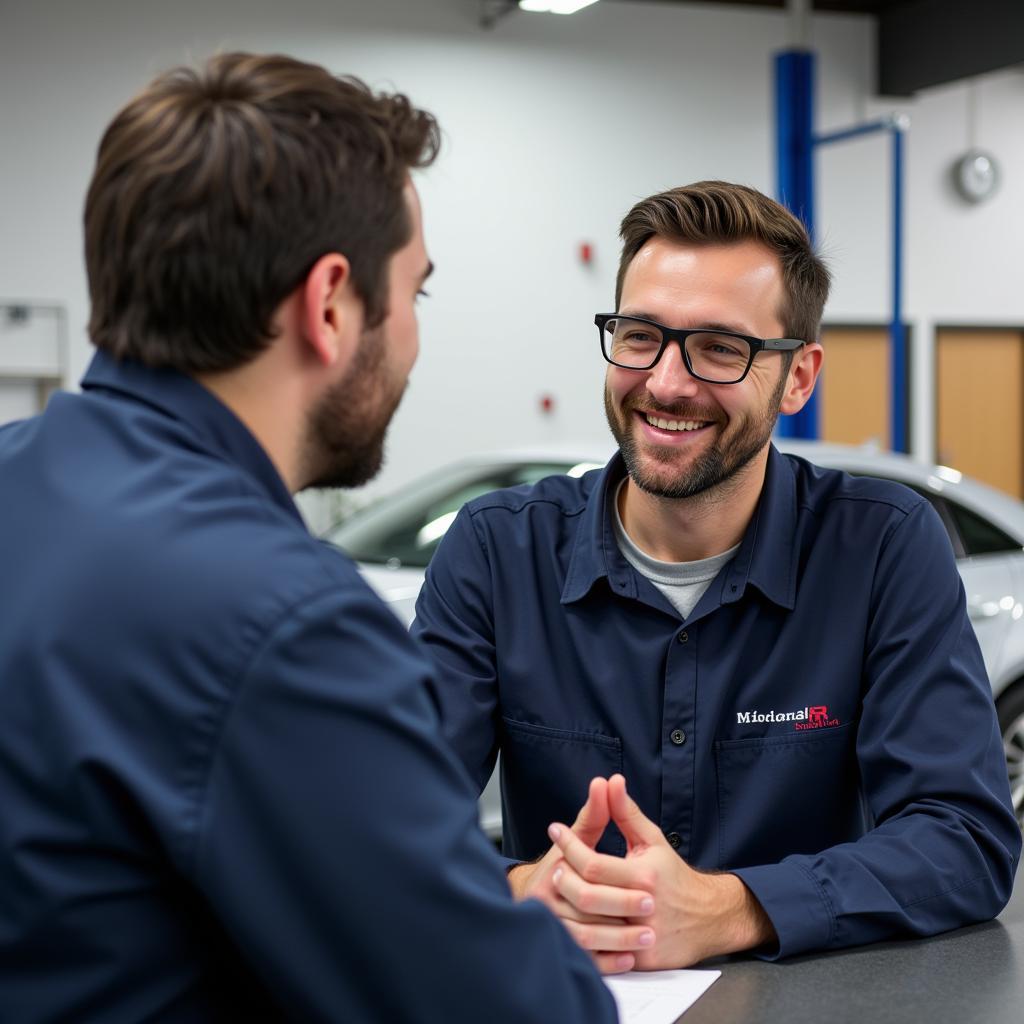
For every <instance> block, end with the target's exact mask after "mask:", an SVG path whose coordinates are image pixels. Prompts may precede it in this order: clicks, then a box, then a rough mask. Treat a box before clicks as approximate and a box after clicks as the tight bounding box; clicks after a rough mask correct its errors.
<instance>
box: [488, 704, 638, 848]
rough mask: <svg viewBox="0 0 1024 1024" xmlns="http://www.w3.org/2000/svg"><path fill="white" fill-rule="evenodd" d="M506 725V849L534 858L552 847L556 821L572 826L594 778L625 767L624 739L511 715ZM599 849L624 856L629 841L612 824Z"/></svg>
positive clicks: (503, 766) (503, 751) (503, 777)
mask: <svg viewBox="0 0 1024 1024" xmlns="http://www.w3.org/2000/svg"><path fill="white" fill-rule="evenodd" d="M502 729H503V736H502V743H501V781H502V792H503V796H502V819H503V830H504V846H503V849H502V852H503V853H504V854H505V855H506V856H509V857H517V858H520V859H532V858H534V857H538V856H540V855H541V854H542V853H544V852H545V851H546V850H547V848H548V847H549V846H550V845H551V842H550V840H549V839H548V836H547V828H548V825H550V824H551V822H553V821H561V822H565V823H566V824H569V825H571V824H572V823H573V821H575V820H576V815H577V813H578V812H579V809H580V808H581V807H582V806H583V804H584V803H585V802H586V799H587V789H588V787H589V785H590V780H591V779H592V778H594V777H595V776H597V775H600V776H603V777H604V778H607V777H608V776H609V775H613V774H614V773H615V772H621V771H622V740H621V739H619V738H618V737H617V736H606V735H604V734H603V733H590V732H576V731H572V730H568V729H555V728H552V727H550V726H546V725H535V724H534V723H532V722H519V721H516V720H515V719H511V718H503V719H502ZM597 849H598V850H600V851H601V852H602V853H614V854H620V855H621V854H623V853H625V850H626V844H625V840H624V839H623V838H622V835H621V833H620V832H619V830H618V829H617V828H615V827H614V826H609V828H608V829H607V830H606V831H605V834H604V836H603V837H602V839H601V841H600V843H598V846H597Z"/></svg>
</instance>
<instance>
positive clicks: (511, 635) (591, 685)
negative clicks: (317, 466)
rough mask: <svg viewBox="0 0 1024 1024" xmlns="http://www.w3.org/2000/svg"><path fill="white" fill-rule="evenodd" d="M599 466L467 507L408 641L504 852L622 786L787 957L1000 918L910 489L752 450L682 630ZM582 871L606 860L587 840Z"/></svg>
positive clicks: (952, 573)
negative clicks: (606, 788)
mask: <svg viewBox="0 0 1024 1024" xmlns="http://www.w3.org/2000/svg"><path fill="white" fill-rule="evenodd" d="M623 474H624V467H623V464H622V461H621V458H620V457H619V456H616V457H615V458H614V459H613V460H612V461H611V462H610V463H609V465H608V467H607V468H606V469H605V470H604V471H603V472H602V471H595V472H592V473H588V474H586V475H585V476H583V477H582V478H580V479H572V478H570V477H567V476H563V477H552V478H549V479H547V480H543V481H541V482H540V483H538V484H536V485H535V486H533V487H519V488H513V489H510V490H506V491H499V492H496V493H494V494H491V495H487V496H485V497H482V498H479V499H477V500H475V501H473V502H471V503H470V504H469V505H467V506H466V508H465V509H463V511H462V512H461V513H460V515H459V517H458V519H457V520H456V522H455V523H454V524H453V526H452V528H451V529H450V530H449V532H448V534H447V536H446V537H445V539H444V541H443V542H442V544H441V545H440V548H439V550H438V552H437V554H436V555H435V556H434V558H433V560H432V561H431V563H430V567H429V569H428V572H427V582H426V585H425V586H424V589H423V591H422V593H421V595H420V599H419V603H418V605H417V619H416V622H415V624H414V627H413V631H414V633H415V634H416V635H418V636H419V637H420V638H421V639H423V640H425V641H426V642H427V643H428V644H429V646H430V648H431V650H432V651H433V654H434V656H435V659H436V661H437V664H438V666H439V671H438V685H437V692H436V700H437V702H438V704H439V707H440V709H441V713H442V718H443V721H444V724H445V731H446V734H447V736H448V737H449V739H450V740H451V742H452V744H453V745H454V746H455V748H456V749H457V750H458V751H459V752H460V754H461V756H462V759H463V761H464V762H465V764H466V766H467V767H468V769H469V771H470V772H471V774H472V775H473V777H474V779H475V780H476V782H477V785H478V786H482V785H483V784H484V783H485V782H486V780H487V777H488V774H489V772H490V771H491V768H492V766H493V764H494V761H495V755H496V754H497V752H498V749H499V747H500V749H501V755H502V756H501V771H502V785H503V813H504V827H505V852H506V853H507V854H508V855H509V856H511V857H516V858H521V859H527V858H532V857H536V856H537V855H538V854H539V853H541V852H542V851H543V850H544V849H546V848H547V846H548V845H549V844H548V840H547V837H546V834H545V828H546V826H547V824H548V823H549V822H550V821H567V820H568V821H571V820H572V819H573V817H574V816H575V813H576V811H577V810H578V808H579V806H580V805H581V804H582V803H583V801H584V800H585V799H586V792H587V783H588V781H589V780H590V778H591V777H592V776H595V775H605V776H607V775H610V774H612V773H613V772H622V773H623V774H624V775H625V777H626V780H627V783H628V785H629V788H630V791H631V793H632V795H633V796H634V797H635V798H636V800H637V802H638V803H639V804H640V806H641V808H642V809H643V811H644V813H645V814H646V815H647V816H648V817H649V818H650V819H651V820H652V821H654V822H657V823H658V824H660V826H661V828H662V829H663V830H664V832H665V834H666V836H667V837H668V840H669V842H670V843H671V844H672V845H673V846H674V847H676V848H677V849H678V851H679V853H680V855H681V856H682V857H684V858H686V860H687V861H688V862H689V863H691V864H693V865H695V866H697V867H702V868H709V869H726V870H732V871H735V873H736V874H738V875H739V876H740V877H741V878H742V879H743V881H744V882H745V883H746V884H747V885H748V886H749V887H750V889H751V890H752V891H753V893H754V894H755V895H756V896H757V898H758V899H759V901H760V902H761V904H762V905H763V906H764V908H765V910H766V911H767V913H768V915H769V916H770V918H771V920H772V923H773V924H774V926H775V929H776V931H777V932H778V935H779V947H778V949H776V950H771V951H765V955H766V956H784V955H789V954H792V953H799V952H802V951H805V950H811V949H826V948H832V947H841V946H847V945H854V944H857V943H863V942H870V941H872V940H876V939H882V938H886V937H891V936H894V935H908V934H915V935H924V934H930V933H933V932H937V931H941V930H943V929H948V928H953V927H956V926H957V925H962V924H966V923H968V922H972V921H979V920H982V919H986V918H990V917H992V916H994V915H995V914H996V913H998V912H999V910H1000V909H1001V908H1002V907H1003V906H1004V905H1005V903H1006V901H1007V900H1008V899H1009V896H1010V892H1011V888H1012V880H1013V875H1014V871H1015V868H1016V864H1017V860H1018V857H1019V855H1020V848H1021V834H1020V831H1019V829H1018V828H1017V825H1016V823H1015V821H1014V817H1013V814H1012V811H1011V809H1010V799H1009V789H1008V784H1007V776H1006V764H1005V761H1004V759H1003V751H1002V745H1001V741H1000V737H999V732H998V727H997V723H996V718H995V712H994V707H993V702H992V695H991V692H990V689H989V685H988V681H987V678H986V675H985V668H984V665H983V662H982V659H981V653H980V651H979V649H978V645H977V641H976V640H975V637H974V633H973V631H972V629H971V626H970V623H969V621H968V618H967V614H966V611H965V602H964V593H963V587H962V585H961V582H960V577H959V575H958V573H957V570H956V566H955V562H954V559H953V553H952V551H951V548H950V544H949V540H948V537H947V535H946V533H945V532H944V530H943V528H942V525H941V523H940V522H939V520H938V518H937V516H936V515H935V513H934V512H933V510H932V508H931V506H930V505H929V504H928V503H927V501H925V500H924V499H923V498H921V497H919V496H918V495H916V494H914V493H913V492H912V491H910V490H908V489H906V488H904V487H901V486H899V485H896V484H890V483H885V482H882V481H878V480H866V479H854V478H852V477H850V476H847V475H846V474H843V473H839V472H836V471H833V470H824V469H819V468H817V467H815V466H812V465H810V464H809V463H807V462H805V461H803V460H801V459H797V458H792V457H786V456H783V455H780V454H779V452H778V451H776V450H775V449H774V448H772V450H771V453H770V457H769V461H768V468H767V476H766V481H765V486H764V490H763V493H762V496H761V499H760V502H759V505H758V508H757V511H756V513H755V515H754V517H753V519H752V521H751V523H750V525H749V527H748V529H747V531H746V533H745V536H744V538H743V540H742V542H741V545H740V548H739V551H738V552H737V554H736V556H735V558H734V559H733V560H732V561H731V562H730V563H729V564H728V565H726V566H725V567H724V568H723V569H722V570H721V572H720V573H719V575H718V577H717V578H716V579H715V580H714V581H713V582H712V584H711V586H710V588H709V589H708V590H707V592H706V593H705V594H704V596H703V597H702V598H701V600H700V602H699V603H698V605H697V606H696V607H695V608H694V610H693V612H692V614H691V615H690V617H689V618H688V619H687V620H686V621H685V622H681V621H680V619H679V615H678V613H677V612H676V610H675V609H674V608H673V607H672V605H671V604H670V603H669V601H668V600H667V599H666V598H665V597H664V596H663V595H662V594H661V593H660V592H659V591H658V590H657V589H656V588H655V587H654V586H653V585H652V584H651V583H650V582H649V581H647V580H646V579H644V578H643V577H642V576H641V575H640V574H638V573H637V572H636V571H635V570H634V569H633V568H632V567H631V566H630V565H629V563H628V562H627V561H626V560H625V558H624V557H623V556H622V554H621V552H620V551H619V548H618V545H617V544H616V541H615V536H614V533H613V528H612V524H611V520H610V518H609V510H608V507H607V501H608V495H609V494H611V493H613V491H614V488H615V487H616V485H617V484H618V482H619V480H621V478H622V476H623ZM599 849H601V850H603V851H605V852H610V853H622V852H624V849H625V846H624V841H623V838H622V836H621V835H620V834H619V833H618V831H617V830H616V829H614V828H609V830H608V832H606V834H605V836H604V838H603V839H602V842H601V844H600V846H599Z"/></svg>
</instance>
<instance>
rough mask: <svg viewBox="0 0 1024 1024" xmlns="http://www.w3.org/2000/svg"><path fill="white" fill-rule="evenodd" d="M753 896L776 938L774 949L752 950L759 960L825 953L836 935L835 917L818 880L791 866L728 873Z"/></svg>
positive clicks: (746, 869)
mask: <svg viewBox="0 0 1024 1024" xmlns="http://www.w3.org/2000/svg"><path fill="white" fill-rule="evenodd" d="M730 874H733V875H736V876H737V877H738V878H739V879H740V880H741V881H742V882H743V884H744V885H745V886H746V887H747V888H748V889H749V890H750V891H751V892H752V893H753V894H754V897H755V898H756V899H757V901H758V903H760V904H761V906H762V907H763V908H764V912H765V913H766V914H767V915H768V917H769V919H770V920H771V922H772V925H773V926H774V928H775V933H776V935H777V936H778V938H779V944H778V947H777V948H776V949H771V948H768V947H763V948H761V949H755V950H751V953H752V954H753V955H754V956H756V957H759V958H760V959H762V960H779V959H781V958H782V957H786V956H795V955H796V954H797V953H805V952H807V951H809V950H821V949H827V948H828V947H829V946H830V945H831V943H832V939H833V937H834V935H835V915H834V914H833V912H832V905H831V903H829V899H828V896H827V895H826V894H825V890H824V889H823V888H822V886H821V885H820V883H819V882H818V880H817V879H816V878H815V877H814V876H813V875H812V874H811V873H810V872H808V871H806V870H805V869H804V868H802V867H799V866H798V865H796V864H793V863H792V862H785V861H783V863H781V864H765V865H762V866H759V867H753V868H740V869H738V870H735V871H731V872H730Z"/></svg>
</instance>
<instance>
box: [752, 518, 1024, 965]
mask: <svg viewBox="0 0 1024 1024" xmlns="http://www.w3.org/2000/svg"><path fill="white" fill-rule="evenodd" d="M863 687H864V689H863V700H862V706H861V717H860V722H859V726H858V732H857V759H858V764H859V769H860V774H861V791H862V796H863V799H864V803H865V810H866V815H867V818H868V823H869V831H868V832H867V833H866V834H865V835H864V836H863V837H862V838H861V839H859V840H857V841H856V842H852V843H847V844H843V845H841V846H836V847H833V848H831V849H827V850H823V851H822V852H820V853H817V854H813V855H798V856H790V857H786V858H784V859H783V861H782V862H781V863H779V864H773V865H763V866H755V867H750V868H744V869H740V870H737V871H736V872H735V874H737V875H738V876H739V877H740V878H742V879H743V881H744V882H745V883H746V885H747V886H748V887H749V888H750V889H751V891H752V892H753V893H754V895H755V896H756V897H757V898H758V900H759V901H760V903H761V905H762V906H763V907H764V909H765V910H766V912H767V913H768V915H769V917H770V918H771V919H772V923H773V924H774V925H775V929H776V931H777V933H778V936H779V946H778V949H776V950H772V951H767V952H765V953H764V956H765V957H766V958H769V959H774V958H776V957H781V956H789V955H791V954H794V953H800V952H804V951H807V950H811V949H828V948H840V947H844V946H853V945H858V944H861V943H866V942H873V941H876V940H879V939H884V938H891V937H893V936H922V935H931V934H934V933H936V932H941V931H945V930H948V929H951V928H957V927H959V926H961V925H965V924H971V923H974V922H977V921H983V920H988V919H989V918H992V917H994V916H995V915H996V914H998V913H999V911H1000V910H1001V909H1002V908H1003V907H1004V906H1005V905H1006V903H1007V901H1008V900H1009V898H1010V893H1011V890H1012V887H1013V876H1014V872H1015V870H1016V866H1017V861H1018V859H1019V857H1020V850H1021V832H1020V829H1019V828H1018V827H1017V824H1016V821H1015V819H1014V815H1013V811H1012V806H1011V803H1010V795H1009V787H1008V781H1007V775H1006V763H1005V760H1004V756H1003V749H1002V742H1001V739H1000V734H999V728H998V724H997V721H996V716H995V708H994V705H993V701H992V693H991V689H990V687H989V683H988V678H987V675H986V672H985V666H984V662H983V661H982V657H981V651H980V649H979V647H978V642H977V640H976V638H975V636H974V631H973V629H972V628H971V624H970V622H969V620H968V617H967V612H966V607H965V599H964V590H963V584H962V583H961V581H960V576H959V574H958V572H957V570H956V565H955V562H954V559H953V554H952V550H951V548H950V545H949V540H948V537H947V536H946V534H945V532H944V530H943V528H942V525H941V523H940V521H939V519H938V516H937V515H936V513H935V512H934V510H933V509H932V508H931V506H930V505H928V504H927V503H926V502H922V503H921V504H920V505H917V506H915V507H914V509H913V510H912V511H910V512H909V513H908V515H907V516H906V518H905V519H904V520H903V521H902V522H901V523H899V524H898V525H897V526H896V527H895V528H894V530H893V532H892V534H891V536H890V537H889V538H888V541H887V543H886V544H885V545H884V547H883V549H882V551H881V554H880V556H879V562H878V565H877V567H876V572H875V579H874V585H873V591H872V607H871V617H870V621H869V624H868V629H867V636H866V643H865V654H864V682H863Z"/></svg>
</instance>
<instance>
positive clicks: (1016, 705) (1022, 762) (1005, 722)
mask: <svg viewBox="0 0 1024 1024" xmlns="http://www.w3.org/2000/svg"><path fill="white" fill-rule="evenodd" d="M996 710H997V711H998V713H999V731H1000V732H1001V733H1002V734H1003V750H1004V751H1005V752H1006V767H1007V770H1008V771H1009V773H1010V795H1011V796H1012V797H1013V810H1014V813H1015V814H1016V815H1017V821H1018V822H1019V823H1020V825H1021V827H1022V828H1024V681H1022V682H1019V683H1017V684H1016V686H1014V687H1012V688H1011V689H1010V690H1008V691H1007V692H1006V693H1004V694H1002V696H1001V697H1000V699H999V702H998V704H997V705H996Z"/></svg>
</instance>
